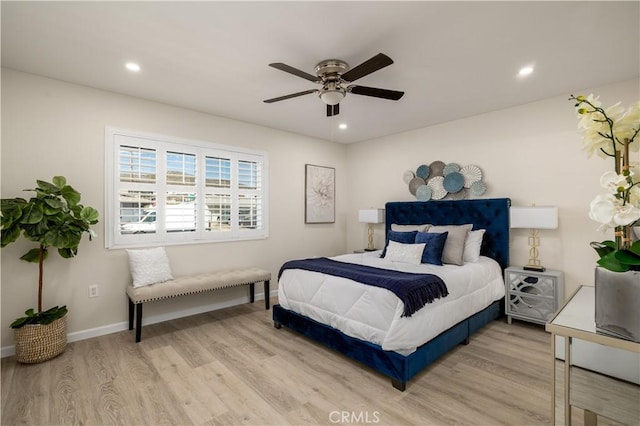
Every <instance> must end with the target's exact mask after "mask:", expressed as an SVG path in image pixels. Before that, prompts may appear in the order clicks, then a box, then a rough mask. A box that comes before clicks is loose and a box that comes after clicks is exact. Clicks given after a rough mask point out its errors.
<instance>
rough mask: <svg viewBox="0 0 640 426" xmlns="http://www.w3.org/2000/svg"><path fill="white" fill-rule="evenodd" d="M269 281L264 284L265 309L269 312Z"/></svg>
mask: <svg viewBox="0 0 640 426" xmlns="http://www.w3.org/2000/svg"><path fill="white" fill-rule="evenodd" d="M269 293H270V291H269V280H265V282H264V308H265V309H266V310H269Z"/></svg>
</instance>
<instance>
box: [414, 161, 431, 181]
mask: <svg viewBox="0 0 640 426" xmlns="http://www.w3.org/2000/svg"><path fill="white" fill-rule="evenodd" d="M416 176H417V177H419V178H422V179H426V178H428V177H429V166H427V165H426V164H423V165H421V166H419V167H418V168H417V169H416Z"/></svg>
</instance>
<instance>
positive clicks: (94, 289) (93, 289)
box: [89, 284, 98, 297]
mask: <svg viewBox="0 0 640 426" xmlns="http://www.w3.org/2000/svg"><path fill="white" fill-rule="evenodd" d="M89 297H98V285H97V284H94V285H90V286H89Z"/></svg>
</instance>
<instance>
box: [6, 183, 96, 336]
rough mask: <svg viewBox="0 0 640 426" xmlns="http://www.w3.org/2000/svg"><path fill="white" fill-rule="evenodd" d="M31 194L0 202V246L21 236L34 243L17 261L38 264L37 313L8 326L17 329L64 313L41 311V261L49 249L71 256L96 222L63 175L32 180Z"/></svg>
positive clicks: (63, 308) (30, 311)
mask: <svg viewBox="0 0 640 426" xmlns="http://www.w3.org/2000/svg"><path fill="white" fill-rule="evenodd" d="M36 184H37V186H36V188H35V189H25V191H29V192H35V195H34V196H33V197H31V198H30V199H28V200H27V199H24V198H19V197H18V198H3V199H2V200H1V202H0V211H1V214H2V217H1V219H0V224H1V225H2V234H1V242H0V247H3V248H4V247H6V246H7V245H8V244H10V243H12V242H14V241H17V240H18V239H19V238H20V236H21V235H22V236H24V238H26V239H27V240H29V241H32V242H34V243H36V244H37V247H34V248H32V249H30V250H29V251H27V252H26V253H25V254H24V255H22V256H21V257H20V259H22V260H24V261H27V262H32V263H37V264H38V271H39V274H38V310H37V311H35V310H34V309H28V310H27V311H26V312H25V315H26V316H25V317H21V318H18V319H17V320H16V321H14V322H13V323H12V324H11V327H12V328H20V327H23V326H25V325H27V324H49V323H51V322H53V321H55V320H56V319H58V318H61V317H63V316H64V315H65V314H66V313H67V307H66V306H60V307H59V306H55V307H53V308H51V309H48V310H46V311H43V310H42V289H43V278H44V261H45V259H46V258H47V257H48V255H49V249H50V248H55V249H57V251H58V254H59V255H60V256H62V257H63V258H66V259H69V258H72V257H75V255H76V254H77V253H78V245H79V244H80V241H81V239H82V235H83V234H84V233H85V232H86V233H88V234H89V240H91V239H92V238H93V237H94V236H95V233H94V232H93V230H92V229H91V228H90V226H91V225H95V224H96V223H98V217H99V214H98V211H97V210H96V209H94V208H93V207H86V206H83V205H82V204H80V193H79V192H78V191H76V190H75V189H73V187H72V186H71V185H68V184H67V179H66V178H65V177H64V176H55V177H54V178H53V180H52V182H46V181H43V180H37V181H36Z"/></svg>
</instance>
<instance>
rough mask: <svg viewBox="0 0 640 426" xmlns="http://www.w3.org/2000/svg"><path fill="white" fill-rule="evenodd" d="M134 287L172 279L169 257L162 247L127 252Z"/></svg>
mask: <svg viewBox="0 0 640 426" xmlns="http://www.w3.org/2000/svg"><path fill="white" fill-rule="evenodd" d="M127 254H128V255H129V268H130V269H131V277H132V278H133V286H134V287H142V286H145V285H149V284H156V283H162V282H165V281H169V280H172V279H173V275H172V274H171V266H170V265H169V257H168V256H167V252H166V251H165V249H164V247H156V248H152V249H142V250H127Z"/></svg>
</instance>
